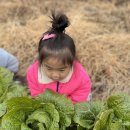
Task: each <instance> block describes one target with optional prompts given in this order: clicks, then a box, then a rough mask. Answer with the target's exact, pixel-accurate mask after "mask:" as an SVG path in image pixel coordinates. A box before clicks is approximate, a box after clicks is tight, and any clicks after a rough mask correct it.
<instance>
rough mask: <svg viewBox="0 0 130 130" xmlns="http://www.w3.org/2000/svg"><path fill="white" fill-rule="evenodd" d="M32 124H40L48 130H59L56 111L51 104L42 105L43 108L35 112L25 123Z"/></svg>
mask: <svg viewBox="0 0 130 130" xmlns="http://www.w3.org/2000/svg"><path fill="white" fill-rule="evenodd" d="M34 122H38V123H42V124H43V126H45V128H46V129H48V130H59V125H58V122H59V114H58V111H57V110H56V109H55V107H54V105H53V104H44V105H43V108H40V109H37V110H35V111H34V112H33V113H32V114H31V115H30V116H29V117H28V119H27V121H26V123H27V124H33V123H34ZM40 126H41V125H40ZM41 127H42V126H41Z"/></svg>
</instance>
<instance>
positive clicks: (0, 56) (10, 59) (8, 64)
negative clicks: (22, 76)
mask: <svg viewBox="0 0 130 130" xmlns="http://www.w3.org/2000/svg"><path fill="white" fill-rule="evenodd" d="M0 61H2V62H0V66H2V67H5V68H7V69H9V70H10V71H12V72H14V73H16V72H17V71H18V69H19V68H18V67H19V62H18V60H17V58H16V57H15V56H14V55H12V54H10V53H8V52H7V51H5V50H4V49H1V48H0Z"/></svg>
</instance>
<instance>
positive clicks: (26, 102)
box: [6, 97, 41, 110]
mask: <svg viewBox="0 0 130 130" xmlns="http://www.w3.org/2000/svg"><path fill="white" fill-rule="evenodd" d="M6 104H7V109H8V110H10V109H14V108H26V107H28V108H33V109H37V108H39V107H40V106H41V102H40V101H38V100H34V99H30V98H28V97H14V98H11V99H10V100H8V101H6Z"/></svg>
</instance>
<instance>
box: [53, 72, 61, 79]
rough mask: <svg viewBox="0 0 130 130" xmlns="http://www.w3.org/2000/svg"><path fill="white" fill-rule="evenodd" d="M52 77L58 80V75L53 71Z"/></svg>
mask: <svg viewBox="0 0 130 130" xmlns="http://www.w3.org/2000/svg"><path fill="white" fill-rule="evenodd" d="M52 78H53V80H59V78H60V75H59V74H58V73H53V74H52Z"/></svg>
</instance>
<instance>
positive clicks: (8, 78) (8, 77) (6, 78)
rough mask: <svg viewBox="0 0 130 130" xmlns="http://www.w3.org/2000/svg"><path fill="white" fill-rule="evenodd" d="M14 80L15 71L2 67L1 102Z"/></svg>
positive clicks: (0, 72) (0, 68)
mask: <svg viewBox="0 0 130 130" xmlns="http://www.w3.org/2000/svg"><path fill="white" fill-rule="evenodd" d="M12 80H13V73H11V72H10V71H9V70H8V69H5V68H2V67H0V102H2V101H3V100H4V97H5V95H6V93H7V91H8V87H9V86H10V85H11V83H12Z"/></svg>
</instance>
